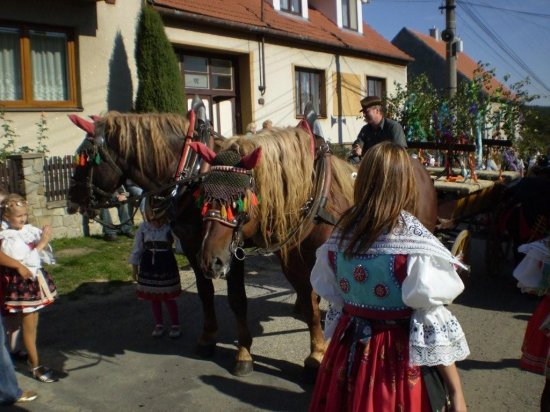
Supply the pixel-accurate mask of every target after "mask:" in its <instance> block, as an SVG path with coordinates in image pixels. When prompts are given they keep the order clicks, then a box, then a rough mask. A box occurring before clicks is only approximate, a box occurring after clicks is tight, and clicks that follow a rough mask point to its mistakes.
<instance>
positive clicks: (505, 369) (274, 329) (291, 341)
mask: <svg viewBox="0 0 550 412" xmlns="http://www.w3.org/2000/svg"><path fill="white" fill-rule="evenodd" d="M470 252H471V254H472V263H473V266H474V272H473V274H472V281H471V282H470V283H469V285H468V288H467V290H466V292H465V293H464V294H463V295H462V296H461V297H460V298H459V299H458V300H457V302H455V304H453V305H452V306H451V307H450V309H451V310H452V311H453V312H454V313H455V314H456V315H457V317H458V318H459V320H460V321H461V323H462V326H463V328H464V329H465V331H466V334H467V337H468V341H469V344H470V348H471V351H472V355H471V356H470V358H469V359H468V360H466V361H464V362H462V363H461V364H460V365H459V367H460V373H461V376H462V379H463V383H464V386H465V392H466V400H467V402H468V405H469V410H470V411H479V412H486V411H527V412H528V411H536V410H537V407H538V397H539V395H540V393H541V391H542V386H543V377H542V376H538V375H534V374H530V373H527V372H523V371H521V370H519V368H518V365H519V362H518V358H519V348H520V345H521V340H522V337H523V331H524V329H525V325H526V322H527V319H528V317H529V314H530V313H531V312H532V311H533V309H534V307H535V305H536V301H535V300H533V299H532V298H529V297H526V296H523V295H521V294H519V293H518V292H517V290H516V288H515V286H514V282H513V281H512V279H511V277H510V267H508V268H507V269H506V270H504V271H503V273H502V274H501V275H500V277H499V278H498V279H489V278H488V277H487V276H485V275H484V274H483V272H484V267H483V264H482V262H483V259H482V255H483V243H482V242H481V241H476V240H474V241H473V242H472V244H471V248H470ZM247 268H248V272H249V273H248V275H247V293H248V295H249V313H250V325H251V328H252V332H253V334H254V336H255V337H256V338H255V340H254V346H253V352H254V355H255V360H256V365H255V372H254V373H253V374H252V375H250V376H248V377H245V378H236V377H234V376H232V375H231V374H230V372H229V371H230V369H231V367H232V364H233V357H234V354H235V346H234V343H233V342H234V339H235V330H234V321H233V317H232V315H231V313H230V310H229V307H228V304H227V300H226V299H225V296H224V295H225V294H226V285H225V282H224V281H216V285H215V286H216V292H217V298H216V307H217V311H218V314H219V318H220V336H219V339H220V343H219V345H218V351H217V353H216V355H215V357H214V358H212V359H209V360H202V359H199V358H197V357H196V356H195V355H194V346H195V341H196V338H197V336H198V334H199V328H200V324H201V320H200V307H199V302H198V296H197V294H196V289H195V287H194V279H193V276H192V275H191V274H190V273H189V272H187V271H184V272H183V273H182V279H183V286H184V289H185V291H184V294H183V296H182V297H181V299H180V314H181V316H182V324H183V325H184V327H183V330H184V333H183V336H182V338H181V339H180V340H170V339H168V338H167V337H164V338H162V339H159V340H156V339H153V338H151V337H150V332H151V328H152V321H151V317H150V312H149V307H148V305H147V303H145V302H140V301H137V300H136V299H135V297H134V286H133V285H120V286H113V285H107V284H84V285H82V286H81V287H80V288H79V289H78V290H77V291H76V292H75V293H73V294H71V295H70V296H64V297H63V298H62V299H61V300H60V301H59V302H57V303H56V304H54V305H52V306H51V307H50V308H48V309H46V310H45V311H44V312H43V314H42V318H41V325H40V332H39V341H40V342H39V348H40V349H41V353H42V358H43V361H44V363H46V364H48V365H49V366H52V367H54V368H56V369H57V370H60V371H63V378H62V379H61V380H60V382H58V383H54V384H42V383H39V382H37V381H35V380H32V379H31V378H30V377H28V375H27V374H25V372H24V367H23V365H19V367H20V369H21V372H20V373H18V379H19V381H20V384H21V386H23V387H24V388H28V389H32V390H36V391H37V392H39V395H40V396H39V398H38V399H37V400H36V401H34V402H32V403H31V404H28V405H25V409H23V408H17V407H11V408H6V410H14V411H15V410H29V411H41V412H42V411H56V412H58V411H77V410H78V411H104V410H109V411H110V410H118V411H136V410H152V411H153V410H154V411H165V410H166V411H167V410H185V411H187V410H189V411H219V410H223V411H263V410H270V411H305V410H307V405H308V401H309V396H310V394H311V390H312V387H311V386H310V385H306V384H303V383H302V382H301V365H302V360H303V359H304V358H305V356H306V355H307V351H308V337H307V329H306V326H305V324H304V323H303V322H301V321H300V320H299V319H296V318H295V317H293V316H292V307H293V303H294V299H295V295H294V293H292V291H291V290H290V289H289V286H288V284H287V282H286V280H284V278H283V276H282V275H281V274H280V271H279V269H278V266H277V262H276V260H275V259H274V258H273V257H267V258H266V257H264V258H251V259H249V262H248V264H247ZM260 268H261V270H260Z"/></svg>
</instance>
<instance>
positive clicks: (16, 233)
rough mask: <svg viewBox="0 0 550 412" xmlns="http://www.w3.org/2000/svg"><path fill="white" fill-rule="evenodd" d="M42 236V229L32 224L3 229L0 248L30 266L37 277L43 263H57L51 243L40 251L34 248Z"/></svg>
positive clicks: (0, 236)
mask: <svg viewBox="0 0 550 412" xmlns="http://www.w3.org/2000/svg"><path fill="white" fill-rule="evenodd" d="M41 237H42V230H41V229H39V228H37V227H35V226H32V225H25V226H23V227H22V228H21V229H20V230H16V229H3V230H1V231H0V241H1V242H2V246H1V247H0V250H1V251H2V252H4V253H5V254H6V255H8V256H9V257H11V258H13V259H15V260H18V261H19V262H21V263H22V264H23V265H25V266H26V267H28V268H29V270H30V271H31V273H32V274H33V276H34V277H36V273H37V271H38V270H39V269H40V268H41V267H42V265H43V264H48V265H53V264H55V259H54V257H53V252H52V248H51V246H50V245H49V244H48V245H47V246H46V247H45V248H44V249H43V250H40V251H39V250H37V249H35V248H34V245H36V244H37V243H38V242H40V238H41Z"/></svg>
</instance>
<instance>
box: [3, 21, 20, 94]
mask: <svg viewBox="0 0 550 412" xmlns="http://www.w3.org/2000/svg"><path fill="white" fill-rule="evenodd" d="M20 62H21V50H20V47H19V31H18V30H17V29H11V28H6V27H0V100H21V99H22V90H21V66H20Z"/></svg>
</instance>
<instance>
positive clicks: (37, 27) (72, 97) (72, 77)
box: [0, 20, 80, 110]
mask: <svg viewBox="0 0 550 412" xmlns="http://www.w3.org/2000/svg"><path fill="white" fill-rule="evenodd" d="M0 27H6V28H11V29H17V30H19V32H20V33H19V48H20V52H21V56H20V58H21V60H20V64H19V70H20V74H21V90H22V99H20V100H0V107H1V108H2V110H13V109H15V110H17V109H33V110H42V109H44V110H48V109H72V110H74V109H77V108H79V107H80V95H79V87H78V86H79V83H78V65H77V49H78V45H77V36H76V33H75V31H74V29H72V28H69V27H59V26H49V25H41V24H34V23H32V24H31V23H20V22H12V21H5V20H0ZM33 30H34V31H48V32H54V33H63V34H64V35H66V38H67V42H66V45H65V53H66V56H65V57H66V68H65V69H66V71H67V100H55V101H48V100H34V98H33V84H32V63H31V41H30V33H31V31H33Z"/></svg>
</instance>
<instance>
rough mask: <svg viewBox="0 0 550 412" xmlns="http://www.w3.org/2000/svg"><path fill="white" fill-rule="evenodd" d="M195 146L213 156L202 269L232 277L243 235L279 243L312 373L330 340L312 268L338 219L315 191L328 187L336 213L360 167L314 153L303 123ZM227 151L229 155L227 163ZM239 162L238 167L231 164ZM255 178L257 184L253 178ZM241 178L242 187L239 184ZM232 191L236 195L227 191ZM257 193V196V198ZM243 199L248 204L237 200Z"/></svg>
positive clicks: (243, 358) (245, 347) (248, 360)
mask: <svg viewBox="0 0 550 412" xmlns="http://www.w3.org/2000/svg"><path fill="white" fill-rule="evenodd" d="M192 148H194V149H196V150H197V151H199V152H200V153H201V155H202V156H203V158H205V160H207V162H209V163H210V162H212V163H211V165H212V166H211V171H210V172H209V175H208V176H207V177H206V178H205V179H204V181H203V183H202V184H201V191H202V195H201V196H202V198H203V200H204V205H203V216H204V221H203V233H204V237H203V240H202V249H201V255H200V256H201V257H200V266H201V270H202V271H203V273H204V274H205V275H206V276H207V277H210V278H218V277H221V276H226V275H227V276H228V278H229V277H231V276H232V274H231V275H230V274H229V271H230V268H231V265H232V264H234V262H235V261H236V260H238V259H233V256H234V254H237V255H238V253H239V252H238V251H239V250H241V251H242V249H240V246H241V245H240V244H241V243H242V242H241V239H242V240H248V241H251V242H252V243H253V244H254V245H255V246H257V247H259V248H262V249H264V250H266V251H270V250H273V251H274V252H275V253H276V255H277V256H278V257H279V258H280V261H281V267H282V271H283V274H284V275H285V277H286V278H287V279H288V281H289V282H290V284H291V285H292V286H293V287H294V289H295V290H296V293H297V296H298V299H297V301H298V302H299V304H300V305H301V312H302V314H303V315H304V317H305V321H306V323H307V325H308V328H309V332H310V344H311V346H310V348H311V353H310V354H309V356H308V357H307V358H306V360H305V372H306V376H310V375H311V374H310V373H308V372H313V373H315V372H316V371H317V368H318V367H319V364H320V362H321V359H322V356H323V354H324V352H325V349H326V344H325V340H324V338H323V332H322V330H321V313H320V310H319V303H318V299H317V296H316V295H315V294H314V293H313V291H312V288H311V284H310V282H309V273H310V271H311V268H312V267H313V264H314V262H315V250H316V249H317V248H318V247H319V246H320V245H321V244H322V243H323V242H324V241H325V240H326V239H327V238H328V236H329V235H330V233H331V232H332V229H333V223H334V222H330V223H329V222H327V221H325V220H323V219H320V218H319V214H318V213H317V212H318V210H319V209H317V210H313V209H315V206H313V205H314V204H317V203H316V201H315V198H318V197H319V196H321V193H320V192H325V193H326V195H327V196H326V199H325V201H323V202H322V203H323V204H322V208H323V209H324V211H325V213H324V215H325V216H328V215H330V216H333V217H334V219H337V218H338V217H339V216H340V215H341V214H342V213H343V212H344V211H345V210H346V209H348V208H349V207H350V206H351V204H352V200H353V179H352V173H353V172H354V171H356V169H355V167H353V166H352V165H350V164H349V163H347V162H345V161H343V160H341V159H339V158H337V157H334V156H330V155H326V156H325V155H323V154H322V153H321V152H320V151H318V152H317V153H318V155H317V159H316V158H315V153H313V151H312V144H311V137H310V135H309V134H308V133H307V132H306V131H304V130H303V129H302V128H286V129H278V128H276V129H270V130H265V131H262V132H261V133H260V134H258V135H256V136H254V137H253V138H250V137H248V136H236V137H233V138H230V139H228V140H227V141H226V142H224V145H223V149H222V151H220V152H219V153H218V155H217V156H216V155H215V154H214V153H212V152H208V151H206V150H205V149H204V148H201V147H200V146H199V145H195V144H193V145H192ZM260 150H261V159H260V160H259V162H257V164H255V165H252V166H255V167H254V174H253V176H252V175H251V174H250V176H246V173H245V172H244V171H243V170H245V169H246V167H244V169H243V166H242V165H243V164H246V163H247V162H248V159H249V158H250V157H254V154H256V155H257V154H258V153H259V151H260ZM222 157H226V159H225V160H227V159H229V164H227V163H228V162H227V161H224V159H222ZM256 157H259V156H256ZM320 162H326V163H327V165H329V167H330V170H331V176H330V179H328V181H326V183H325V184H327V185H329V187H326V188H324V189H323V188H320V186H319V185H317V183H318V179H316V174H319V170H320V169H319V168H318V167H317V168H316V166H319V163H320ZM231 163H232V164H231ZM235 164H239V165H240V166H238V167H237V168H236V169H235V168H233V169H231V170H229V169H228V167H229V168H230V167H233V166H235ZM234 171H236V173H237V174H236V175H235V173H233V172H234ZM242 176H244V177H242ZM319 177H320V178H321V176H319ZM251 181H253V182H255V185H254V184H251V185H248V182H251ZM235 182H237V183H235ZM239 182H242V186H241V187H236V186H235V185H236V184H237V185H239ZM224 184H225V186H224V188H223V189H220V190H218V188H219V187H220V185H224ZM320 189H323V190H320ZM216 192H219V193H221V194H220V195H217V194H216ZM227 193H234V194H235V196H231V195H230V197H231V198H227V196H225V194H227ZM255 193H256V194H257V198H258V199H259V201H255V200H254V199H255V198H256V196H255ZM241 204H243V205H244V207H240V206H238V205H241ZM246 205H248V208H247V206H246ZM224 211H225V212H224ZM228 214H229V217H228ZM243 281H244V279H243ZM242 304H243V305H245V304H246V302H243V303H242ZM239 326H240V327H239V331H238V333H239V348H238V352H237V369H238V373H239V374H247V373H250V372H251V371H252V369H253V360H252V356H251V354H250V349H251V346H252V337H251V335H250V332H249V330H248V327H247V326H246V325H239Z"/></svg>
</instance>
